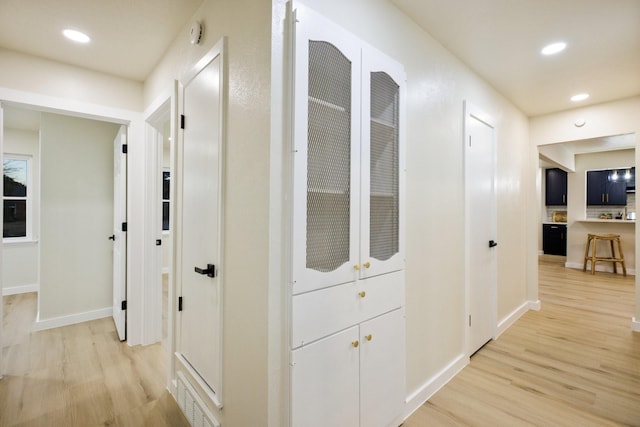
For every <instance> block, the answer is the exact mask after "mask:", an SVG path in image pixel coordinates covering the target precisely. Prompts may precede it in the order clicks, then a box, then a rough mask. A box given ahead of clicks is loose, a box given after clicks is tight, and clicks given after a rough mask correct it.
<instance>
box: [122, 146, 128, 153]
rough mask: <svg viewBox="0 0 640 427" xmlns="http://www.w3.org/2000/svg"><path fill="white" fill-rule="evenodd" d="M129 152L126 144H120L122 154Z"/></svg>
mask: <svg viewBox="0 0 640 427" xmlns="http://www.w3.org/2000/svg"><path fill="white" fill-rule="evenodd" d="M128 151H129V149H128V145H127V144H122V154H127V152H128Z"/></svg>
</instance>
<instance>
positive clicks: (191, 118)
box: [177, 55, 222, 396]
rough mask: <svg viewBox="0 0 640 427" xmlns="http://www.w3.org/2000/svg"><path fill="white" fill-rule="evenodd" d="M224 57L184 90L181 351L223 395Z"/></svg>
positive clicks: (200, 374)
mask: <svg viewBox="0 0 640 427" xmlns="http://www.w3.org/2000/svg"><path fill="white" fill-rule="evenodd" d="M220 79H221V57H220V55H217V56H216V57H215V58H213V59H212V60H211V62H209V63H208V65H206V66H205V67H204V69H202V70H201V71H199V72H198V73H197V74H196V75H195V77H193V79H191V80H189V81H188V83H186V84H185V86H184V91H183V110H182V114H183V116H184V130H183V133H182V136H183V138H182V141H181V144H180V146H179V148H178V149H179V150H181V159H182V165H181V169H180V171H179V173H180V178H181V183H178V185H180V190H179V191H181V197H180V198H179V200H180V203H181V205H180V211H181V216H180V219H179V224H177V225H178V227H179V230H180V236H181V238H180V240H181V243H180V258H179V261H178V262H179V263H180V265H179V273H178V274H179V280H180V282H179V283H181V294H180V295H181V298H182V307H181V308H182V311H181V316H180V339H179V346H178V349H179V352H180V353H181V354H182V356H183V357H184V358H185V359H186V360H187V361H188V364H189V365H190V366H191V367H192V368H193V369H194V370H195V371H196V373H197V374H198V375H199V376H200V378H201V379H202V380H203V381H204V382H205V383H206V384H207V385H208V386H209V387H210V388H211V390H213V392H214V393H216V395H218V396H219V393H220V385H221V353H222V351H221V335H222V333H221V280H220V276H219V266H220V262H221V256H220V241H221V238H220V237H221V236H220V221H221V214H220V211H221V120H220V117H221V108H220V101H221V93H220Z"/></svg>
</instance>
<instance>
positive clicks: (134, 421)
mask: <svg viewBox="0 0 640 427" xmlns="http://www.w3.org/2000/svg"><path fill="white" fill-rule="evenodd" d="M3 302H4V311H3V320H4V322H5V323H4V326H5V329H4V330H3V339H5V338H6V339H5V341H4V342H3V347H2V352H3V355H4V357H3V363H4V366H3V372H4V374H5V377H4V378H3V379H2V380H1V381H0V426H2V427H4V426H29V427H31V426H34V427H40V426H43V427H44V426H46V427H50V426H64V427H67V426H82V427H84V426H171V427H183V426H184V427H186V426H188V425H189V424H188V422H187V420H186V419H185V418H184V416H183V415H182V412H181V411H180V409H179V408H178V405H177V404H176V403H175V401H174V400H173V398H172V397H171V395H170V394H169V392H168V391H167V390H166V386H165V379H166V372H167V371H166V360H165V357H166V354H165V351H164V350H163V349H162V346H161V345H160V344H159V343H158V344H154V345H150V346H145V347H142V346H137V347H129V346H128V345H127V344H126V343H121V342H120V341H119V340H118V338H117V335H116V333H115V327H114V325H113V321H112V320H111V319H108V318H107V319H99V320H94V321H91V322H85V323H80V324H77V325H71V326H66V327H62V328H56V329H50V330H46V331H39V332H33V331H32V327H33V323H34V320H35V316H36V294H22V295H12V296H8V297H4V301H3Z"/></svg>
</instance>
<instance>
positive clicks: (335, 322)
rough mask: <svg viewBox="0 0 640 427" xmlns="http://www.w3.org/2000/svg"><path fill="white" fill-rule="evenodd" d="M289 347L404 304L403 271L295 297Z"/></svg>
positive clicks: (307, 341) (297, 345)
mask: <svg viewBox="0 0 640 427" xmlns="http://www.w3.org/2000/svg"><path fill="white" fill-rule="evenodd" d="M292 305H293V306H292V319H291V321H292V326H293V327H292V338H291V340H292V343H291V344H292V348H297V347H299V346H301V345H303V344H307V343H310V342H312V341H315V340H317V339H319V338H322V337H325V336H328V335H330V334H332V333H334V332H337V331H340V330H342V329H345V328H348V327H349V326H352V325H355V324H357V323H360V322H362V321H365V320H367V319H371V318H372V317H375V316H378V315H380V314H383V313H386V312H388V311H391V310H393V309H395V308H398V307H400V306H402V305H404V271H396V272H393V273H389V274H383V275H381V276H376V277H372V278H369V279H365V280H360V281H357V282H351V283H346V284H344V285H339V286H334V287H331V288H325V289H320V290H318V291H313V292H308V293H306V294H301V295H295V296H294V297H293V303H292Z"/></svg>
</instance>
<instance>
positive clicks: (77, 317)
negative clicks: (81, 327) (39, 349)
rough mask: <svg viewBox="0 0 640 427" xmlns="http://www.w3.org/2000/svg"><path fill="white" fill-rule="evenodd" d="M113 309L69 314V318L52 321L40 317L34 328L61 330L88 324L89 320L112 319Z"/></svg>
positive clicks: (64, 317) (56, 318)
mask: <svg viewBox="0 0 640 427" xmlns="http://www.w3.org/2000/svg"><path fill="white" fill-rule="evenodd" d="M112 314H113V307H105V308H99V309H97V310H91V311H85V312H84V313H76V314H69V315H67V316H60V317H53V318H51V319H44V320H40V315H39V314H38V318H37V319H36V323H35V324H34V326H33V330H34V331H43V330H45V329H53V328H59V327H61V326H68V325H75V324H76V323H82V322H88V321H89V320H96V319H102V318H104V317H111V315H112Z"/></svg>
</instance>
